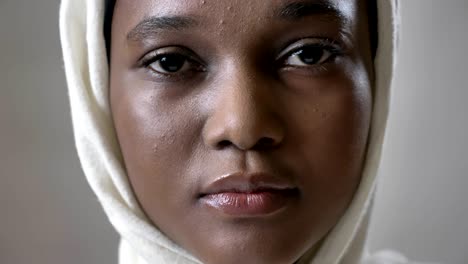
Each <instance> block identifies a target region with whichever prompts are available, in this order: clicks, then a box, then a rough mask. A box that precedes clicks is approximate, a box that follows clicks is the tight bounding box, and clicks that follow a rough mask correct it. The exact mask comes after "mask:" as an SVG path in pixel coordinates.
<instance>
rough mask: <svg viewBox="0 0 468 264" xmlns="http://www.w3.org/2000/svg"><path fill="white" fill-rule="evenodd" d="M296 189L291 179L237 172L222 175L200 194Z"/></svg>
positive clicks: (267, 174) (265, 174)
mask: <svg viewBox="0 0 468 264" xmlns="http://www.w3.org/2000/svg"><path fill="white" fill-rule="evenodd" d="M291 189H296V186H295V185H294V184H293V183H292V182H291V180H289V179H286V178H284V177H279V176H275V175H272V174H269V173H264V172H255V173H246V172H237V173H231V174H226V175H223V176H221V177H219V178H217V179H216V180H214V181H213V182H211V183H210V184H208V186H206V188H204V189H203V191H202V192H201V196H205V195H212V194H219V193H227V192H235V193H253V192H259V191H268V190H270V191H281V190H291Z"/></svg>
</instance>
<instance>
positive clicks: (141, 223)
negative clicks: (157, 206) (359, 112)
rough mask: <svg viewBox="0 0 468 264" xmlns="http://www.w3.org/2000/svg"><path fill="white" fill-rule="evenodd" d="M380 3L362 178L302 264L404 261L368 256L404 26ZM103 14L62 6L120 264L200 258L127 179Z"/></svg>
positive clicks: (86, 156)
mask: <svg viewBox="0 0 468 264" xmlns="http://www.w3.org/2000/svg"><path fill="white" fill-rule="evenodd" d="M375 1H377V7H378V38H379V43H378V51H377V55H376V58H375V72H376V83H375V93H374V108H373V116H372V124H371V134H370V138H369V140H370V141H369V145H368V150H367V158H366V163H365V167H364V170H363V175H362V180H361V183H360V187H359V189H358V190H357V192H356V194H355V196H354V199H353V201H352V203H351V205H350V206H349V208H348V209H347V211H346V212H345V214H344V215H343V216H342V218H341V219H340V221H339V222H338V224H337V225H336V226H335V227H334V228H333V229H332V231H331V232H330V233H329V234H328V235H327V237H326V238H325V240H324V242H323V244H322V246H321V247H320V249H319V250H318V252H316V253H315V254H313V256H312V255H311V256H307V255H305V256H304V257H303V258H302V259H301V261H300V263H301V264H302V263H308V264H338V263H344V264H358V263H369V264H370V263H405V260H404V259H400V258H391V259H392V260H390V261H389V260H388V258H387V257H388V256H386V255H385V254H380V255H378V256H376V255H375V256H373V257H368V256H367V255H366V253H365V242H366V236H367V230H368V220H369V215H370V209H371V204H372V199H373V193H374V189H375V184H376V176H377V170H378V167H379V162H380V159H381V152H382V146H383V143H384V136H385V128H386V123H387V116H388V110H389V109H388V108H389V100H390V86H391V80H392V74H393V68H394V58H395V49H396V44H397V28H398V27H397V26H398V14H397V11H398V4H397V0H375ZM104 13H105V0H62V4H61V9H60V35H61V41H62V48H63V57H64V62H65V71H66V75H67V81H68V88H69V96H70V103H71V114H72V121H73V128H74V134H75V140H76V147H77V150H78V155H79V157H80V160H81V164H82V167H83V170H84V173H85V174H86V177H87V179H88V181H89V184H90V185H91V187H92V189H93V190H94V192H95V193H96V195H97V197H98V198H99V201H100V202H101V204H102V206H103V208H104V210H105V212H106V214H107V216H108V218H109V220H110V222H111V223H112V225H113V226H114V227H115V229H116V230H117V231H118V232H119V234H120V235H121V246H120V254H119V256H120V261H119V262H120V264H153V263H168V264H193V263H200V261H198V260H197V259H196V258H195V257H193V256H191V255H190V254H189V253H188V252H187V251H185V250H184V249H182V248H180V247H179V246H178V245H176V244H174V243H173V242H172V241H171V240H170V239H168V238H167V237H166V236H164V235H163V234H162V233H161V232H160V231H159V230H158V229H157V228H156V227H155V226H153V225H152V224H151V223H150V222H149V221H148V219H147V218H146V217H145V214H144V213H143V211H142V209H141V208H140V207H139V205H138V203H137V200H136V198H135V196H134V195H133V193H132V189H131V187H130V185H129V182H128V180H127V176H126V173H125V169H124V164H123V160H122V155H121V153H120V148H119V145H118V142H117V138H116V134H115V131H114V126H113V123H112V118H111V112H110V107H109V100H108V93H109V89H108V62H107V57H106V56H107V53H106V46H105V39H104V35H103V24H104ZM363 258H366V259H367V260H365V261H364V260H363ZM384 259H387V260H384ZM387 261H388V262H387Z"/></svg>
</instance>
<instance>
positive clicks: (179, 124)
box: [61, 0, 405, 264]
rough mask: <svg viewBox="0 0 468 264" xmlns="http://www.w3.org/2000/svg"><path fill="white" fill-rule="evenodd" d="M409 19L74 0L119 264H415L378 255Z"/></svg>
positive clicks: (88, 154) (379, 3)
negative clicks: (384, 165) (385, 157)
mask: <svg viewBox="0 0 468 264" xmlns="http://www.w3.org/2000/svg"><path fill="white" fill-rule="evenodd" d="M396 10H397V4H396V1H394V0H375V1H372V0H369V1H367V0H339V1H338V0H288V1H284V0H268V1H258V0H243V1H232V0H216V1H214V0H200V1H195V0H194V1H182V0H180V1H179V0H139V1H130V0H117V1H107V2H105V1H103V0H88V1H72V0H65V1H63V3H62V8H61V36H62V43H63V53H64V59H65V68H66V73H67V78H68V85H69V90H70V99H71V107H72V116H73V124H74V130H75V136H76V143H77V148H78V152H79V156H80V159H81V162H82V165H83V169H84V171H85V174H86V176H87V178H88V180H89V182H90V184H91V186H92V188H93V190H94V191H95V192H96V194H97V196H98V197H99V199H100V201H101V203H102V205H103V207H104V209H105V211H106V213H107V214H108V216H109V219H110V221H111V223H112V224H113V225H114V226H115V228H116V229H117V231H118V232H119V233H120V234H121V237H122V240H121V248H120V263H122V264H129V263H287V264H292V263H313V264H328V263H345V264H348V263H349V264H354V263H405V260H404V258H401V257H398V256H390V255H389V254H380V255H379V254H378V255H374V256H370V255H368V254H367V252H366V251H365V241H366V231H367V228H368V219H369V213H370V204H371V201H372V196H373V190H374V185H375V177H376V173H377V168H378V164H379V160H380V153H381V148H382V144H383V139H384V133H385V125H386V118H387V113H388V101H389V87H390V82H391V76H392V69H393V57H394V48H395V43H396V28H395V25H396ZM106 44H107V45H106ZM385 261H387V262H385ZM388 261H389V262H388Z"/></svg>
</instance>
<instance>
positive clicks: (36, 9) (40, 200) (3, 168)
mask: <svg viewBox="0 0 468 264" xmlns="http://www.w3.org/2000/svg"><path fill="white" fill-rule="evenodd" d="M77 1H78V0H77ZM58 3H59V1H58V0H42V1H25V0H0V80H1V81H0V133H1V136H0V149H1V151H0V263H2V264H26V263H36V264H62V263H67V264H68V263H69V264H82V263H100V264H106V263H108V264H110V263H116V261H117V241H118V239H117V238H118V237H117V235H116V234H115V232H114V231H113V229H112V228H111V226H110V225H109V224H108V223H107V220H106V217H105V216H104V214H103V212H102V211H101V209H100V207H99V205H98V203H97V201H96V198H95V197H94V195H93V194H92V192H91V191H90V189H89V187H88V186H87V184H86V182H85V179H84V176H83V175H82V172H81V170H80V166H79V163H78V159H77V157H76V154H75V150H74V143H73V141H72V131H71V125H70V120H69V110H68V102H67V95H66V89H65V80H64V76H63V69H62V61H61V54H60V45H59V39H58V25H57V24H58V18H57V14H58V9H59V7H58ZM401 7H402V15H403V17H402V29H403V33H402V41H401V52H400V54H399V68H398V70H397V76H396V82H395V89H394V98H393V99H394V100H393V103H392V111H391V118H390V127H389V133H388V142H387V143H388V144H387V145H386V149H385V151H384V162H383V166H382V176H383V177H382V178H381V180H380V187H379V193H378V195H377V199H376V203H375V210H374V214H373V224H372V229H371V232H370V242H371V248H372V249H373V250H376V249H382V248H394V249H397V250H399V251H402V252H403V253H405V254H406V255H407V256H409V257H410V258H412V259H416V260H421V261H429V260H430V261H433V262H443V263H454V264H463V263H468V198H467V196H466V189H467V187H468V177H467V171H468V165H467V164H468V117H467V116H468V104H467V102H466V101H467V100H468V87H467V79H466V76H467V75H468V70H467V68H468V65H467V62H468V52H467V49H468V15H467V13H468V1H466V0H448V1H441V0H407V1H406V0H404V1H401Z"/></svg>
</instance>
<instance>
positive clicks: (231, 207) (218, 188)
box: [199, 173, 298, 217]
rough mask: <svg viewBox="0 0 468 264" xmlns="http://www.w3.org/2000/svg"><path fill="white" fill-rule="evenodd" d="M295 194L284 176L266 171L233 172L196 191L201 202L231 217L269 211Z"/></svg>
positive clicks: (280, 205)
mask: <svg viewBox="0 0 468 264" xmlns="http://www.w3.org/2000/svg"><path fill="white" fill-rule="evenodd" d="M297 195H298V188H297V187H296V186H295V185H294V184H292V183H291V182H290V181H289V180H288V179H284V178H280V177H276V176H273V175H271V174H267V173H250V174H248V173H234V174H228V175H226V176H222V177H220V178H218V179H216V180H215V181H214V182H212V183H211V184H210V185H208V186H207V188H205V190H204V191H203V192H202V193H201V194H200V196H199V199H200V201H201V202H202V204H204V205H206V206H208V207H209V208H210V209H214V210H215V211H216V212H218V213H221V214H223V215H226V216H232V217H255V216H265V215H270V214H273V213H275V212H278V211H280V210H281V209H283V208H285V207H286V206H287V205H288V203H289V202H290V201H291V200H292V199H294V198H295V197H296V196H297Z"/></svg>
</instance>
